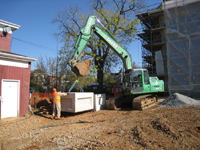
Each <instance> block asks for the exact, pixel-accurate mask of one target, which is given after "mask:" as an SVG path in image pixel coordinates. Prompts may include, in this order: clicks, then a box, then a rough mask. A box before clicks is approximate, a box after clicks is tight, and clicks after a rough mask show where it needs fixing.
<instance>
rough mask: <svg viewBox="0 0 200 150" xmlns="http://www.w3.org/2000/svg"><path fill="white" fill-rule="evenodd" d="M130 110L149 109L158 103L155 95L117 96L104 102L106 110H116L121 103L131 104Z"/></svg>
mask: <svg viewBox="0 0 200 150" xmlns="http://www.w3.org/2000/svg"><path fill="white" fill-rule="evenodd" d="M131 101H132V108H133V109H136V110H144V109H146V108H149V107H151V106H153V105H155V103H156V102H157V101H158V98H157V95H154V94H148V95H140V96H137V97H136V96H135V95H131V96H117V97H112V98H109V99H108V100H106V105H107V109H110V110H118V109H120V108H119V107H120V106H121V105H122V103H125V102H131Z"/></svg>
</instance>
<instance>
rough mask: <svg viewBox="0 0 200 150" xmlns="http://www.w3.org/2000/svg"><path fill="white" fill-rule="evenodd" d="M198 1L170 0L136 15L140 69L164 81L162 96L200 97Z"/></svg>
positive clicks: (199, 17)
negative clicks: (139, 31)
mask: <svg viewBox="0 0 200 150" xmlns="http://www.w3.org/2000/svg"><path fill="white" fill-rule="evenodd" d="M199 8H200V1H199V0H172V1H167V0H166V1H164V2H163V3H161V4H159V5H158V6H156V8H152V9H150V10H147V11H146V12H143V13H137V17H138V18H139V19H140V21H141V22H142V28H143V32H142V33H140V34H138V36H139V37H140V39H141V42H142V58H143V67H144V68H147V69H148V70H149V74H150V75H151V76H155V75H156V76H158V77H159V78H160V79H163V80H164V81H165V92H166V93H168V92H169V94H170V95H171V94H173V93H175V92H179V93H182V94H185V95H188V96H192V97H200V78H199V77H200V71H199V69H198V67H200V59H199V58H200V57H199V56H200V44H199V43H200V42H199V41H200V9H199Z"/></svg>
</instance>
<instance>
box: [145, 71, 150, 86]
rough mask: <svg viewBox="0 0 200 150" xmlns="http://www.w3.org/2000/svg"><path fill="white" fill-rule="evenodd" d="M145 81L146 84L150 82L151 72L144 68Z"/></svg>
mask: <svg viewBox="0 0 200 150" xmlns="http://www.w3.org/2000/svg"><path fill="white" fill-rule="evenodd" d="M144 83H145V84H150V82H149V73H148V71H147V70H144Z"/></svg>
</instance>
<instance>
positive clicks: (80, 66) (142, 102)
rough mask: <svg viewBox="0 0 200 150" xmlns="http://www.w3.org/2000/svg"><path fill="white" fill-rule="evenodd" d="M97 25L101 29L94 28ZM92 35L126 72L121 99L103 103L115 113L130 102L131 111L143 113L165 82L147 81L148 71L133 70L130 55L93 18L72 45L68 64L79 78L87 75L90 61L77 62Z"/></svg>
mask: <svg viewBox="0 0 200 150" xmlns="http://www.w3.org/2000/svg"><path fill="white" fill-rule="evenodd" d="M96 22H98V23H99V24H100V25H101V26H97V25H96ZM93 32H94V33H95V34H96V35H97V36H98V37H100V38H101V39H102V40H103V41H104V42H105V43H106V44H108V45H109V47H110V48H111V49H112V50H113V51H114V52H116V54H117V55H118V56H119V57H120V58H121V59H122V61H123V66H124V69H125V72H124V76H123V84H122V87H121V88H118V93H121V96H117V97H113V98H110V99H108V100H106V103H107V109H118V107H120V105H121V104H122V103H123V102H132V107H133V109H139V110H143V109H145V108H148V107H150V106H152V105H154V104H155V103H156V102H157V93H159V92H164V81H163V80H159V79H158V78H157V77H149V74H148V70H147V69H143V68H139V69H133V68H132V60H131V55H130V54H129V53H128V51H127V50H125V49H124V48H123V46H122V45H121V44H120V43H119V42H118V41H117V40H116V39H115V38H114V37H113V36H112V34H111V33H110V32H109V31H108V30H107V29H106V28H105V27H104V25H103V24H102V23H101V22H100V20H99V19H98V18H97V17H96V16H90V17H89V18H88V20H87V23H86V25H85V27H84V28H83V29H82V30H81V31H80V34H79V37H78V39H77V42H76V45H75V49H76V50H75V54H74V56H73V58H72V59H71V61H69V62H68V64H69V65H70V67H71V70H72V71H73V72H74V73H75V74H76V75H77V76H79V77H82V76H86V75H87V74H88V73H89V70H90V66H91V63H92V59H88V60H85V61H83V62H80V60H79V58H80V56H81V53H82V52H83V49H84V47H85V45H86V44H87V42H88V40H89V38H90V37H91V35H92V34H93Z"/></svg>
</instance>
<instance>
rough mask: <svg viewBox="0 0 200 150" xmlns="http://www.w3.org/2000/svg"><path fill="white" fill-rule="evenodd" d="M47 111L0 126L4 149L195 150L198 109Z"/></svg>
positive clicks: (198, 131)
mask: <svg viewBox="0 0 200 150" xmlns="http://www.w3.org/2000/svg"><path fill="white" fill-rule="evenodd" d="M50 114H51V112H49V114H48V113H46V112H45V111H44V112H40V113H36V114H35V115H32V116H30V117H27V118H20V119H17V120H14V121H1V122H0V142H1V148H2V149H3V150H6V149H8V150H11V149H12V150H13V149H22V150H26V149H31V150H32V149H44V150H49V149H73V150H75V149H88V150H89V149H125V150H126V149H127V150H135V149H153V150H154V149H200V107H187V108H166V107H165V108H164V107H163V108H160V107H158V106H153V107H151V108H148V109H146V110H144V111H138V110H132V109H131V108H129V107H128V106H124V107H122V109H121V110H117V111H115V110H100V111H98V112H91V111H89V112H83V113H78V114H71V113H62V118H61V120H51V119H49V118H48V117H50V116H51V115H50Z"/></svg>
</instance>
